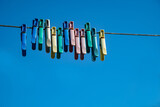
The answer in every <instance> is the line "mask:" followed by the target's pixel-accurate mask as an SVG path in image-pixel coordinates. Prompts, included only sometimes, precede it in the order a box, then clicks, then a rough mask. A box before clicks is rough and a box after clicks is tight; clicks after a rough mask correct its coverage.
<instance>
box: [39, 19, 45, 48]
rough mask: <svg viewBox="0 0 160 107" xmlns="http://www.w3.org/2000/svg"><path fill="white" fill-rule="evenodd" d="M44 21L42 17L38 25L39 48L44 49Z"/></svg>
mask: <svg viewBox="0 0 160 107" xmlns="http://www.w3.org/2000/svg"><path fill="white" fill-rule="evenodd" d="M43 27H44V22H43V19H40V21H39V25H38V49H39V50H40V51H41V50H42V44H43V29H44V28H43Z"/></svg>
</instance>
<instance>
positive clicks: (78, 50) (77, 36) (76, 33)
mask: <svg viewBox="0 0 160 107" xmlns="http://www.w3.org/2000/svg"><path fill="white" fill-rule="evenodd" d="M80 53H81V51H80V41H79V29H78V28H76V29H75V51H74V55H75V56H74V58H75V59H76V60H77V59H78V54H80Z"/></svg>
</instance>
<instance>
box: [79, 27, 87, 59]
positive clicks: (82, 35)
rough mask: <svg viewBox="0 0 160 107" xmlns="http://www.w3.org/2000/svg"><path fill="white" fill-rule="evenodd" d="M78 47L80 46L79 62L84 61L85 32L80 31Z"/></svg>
mask: <svg viewBox="0 0 160 107" xmlns="http://www.w3.org/2000/svg"><path fill="white" fill-rule="evenodd" d="M80 46H81V55H80V58H81V60H84V55H85V54H86V40H85V30H84V29H81V30H80Z"/></svg>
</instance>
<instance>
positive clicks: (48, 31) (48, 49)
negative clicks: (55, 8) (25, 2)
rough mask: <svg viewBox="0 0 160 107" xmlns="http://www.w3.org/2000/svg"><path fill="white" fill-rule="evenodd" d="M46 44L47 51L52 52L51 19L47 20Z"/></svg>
mask: <svg viewBox="0 0 160 107" xmlns="http://www.w3.org/2000/svg"><path fill="white" fill-rule="evenodd" d="M45 45H46V52H47V53H49V52H50V47H51V30H50V20H49V19H46V20H45Z"/></svg>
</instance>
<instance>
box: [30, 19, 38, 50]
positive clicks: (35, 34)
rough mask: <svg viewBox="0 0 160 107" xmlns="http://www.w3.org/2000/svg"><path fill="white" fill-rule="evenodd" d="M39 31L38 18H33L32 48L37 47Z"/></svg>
mask: <svg viewBox="0 0 160 107" xmlns="http://www.w3.org/2000/svg"><path fill="white" fill-rule="evenodd" d="M37 31H38V19H36V18H35V19H34V20H33V24H32V38H31V43H32V49H33V50H35V49H36V39H37Z"/></svg>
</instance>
